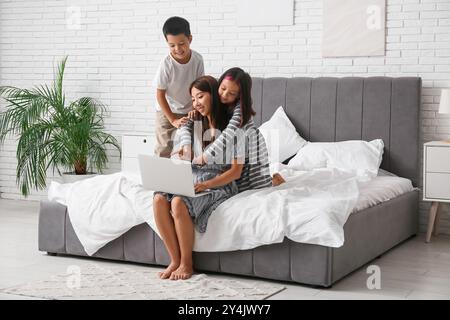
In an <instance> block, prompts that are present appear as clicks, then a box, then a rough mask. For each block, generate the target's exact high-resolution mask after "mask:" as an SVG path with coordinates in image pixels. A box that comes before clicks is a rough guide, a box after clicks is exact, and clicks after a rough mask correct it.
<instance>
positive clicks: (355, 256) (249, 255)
mask: <svg viewBox="0 0 450 320" xmlns="http://www.w3.org/2000/svg"><path fill="white" fill-rule="evenodd" d="M420 90H421V79H420V78H416V77H401V78H390V77H368V78H359V77H348V78H328V77H322V78H253V90H252V97H253V103H254V108H255V110H256V112H257V114H256V116H255V119H254V120H255V122H256V124H257V125H259V124H261V123H262V122H264V121H266V120H268V119H269V118H270V116H271V115H272V114H273V112H274V111H275V110H276V109H277V107H278V106H280V105H281V106H283V107H284V108H285V110H286V113H287V114H288V116H289V117H290V119H291V120H292V122H293V124H294V125H295V126H296V128H297V130H298V132H299V133H300V134H301V135H302V136H303V137H304V138H305V139H307V140H309V141H342V140H352V139H362V140H372V139H376V138H381V139H383V141H384V144H385V150H384V155H383V162H382V164H381V168H383V169H384V170H387V171H389V172H392V173H394V174H396V175H398V176H400V177H404V178H408V179H410V180H411V181H412V183H413V185H414V186H417V182H418V180H417V179H418V173H419V162H418V151H419V141H418V126H419V106H420ZM418 203H419V192H418V190H417V189H415V190H413V191H409V192H406V193H403V194H401V195H399V196H397V197H395V198H392V199H390V200H388V201H384V202H381V203H379V204H377V205H374V206H370V207H368V208H366V209H363V210H360V211H357V212H353V213H352V214H351V215H350V217H349V218H348V220H347V222H346V223H345V225H344V234H345V242H344V245H343V246H342V247H339V248H332V247H326V246H320V245H312V244H304V243H297V242H294V241H291V240H289V239H287V238H285V239H284V240H283V242H282V243H277V244H270V245H264V246H260V247H257V248H254V249H251V250H238V251H229V252H194V268H195V269H196V270H198V271H211V272H221V273H229V274H236V275H244V276H253V277H259V278H265V279H273V280H281V281H289V282H296V283H301V284H308V285H313V286H321V287H330V286H331V285H332V284H333V283H335V282H336V281H338V280H339V279H341V278H343V277H344V276H346V275H347V274H349V273H351V272H352V271H354V270H356V269H358V268H360V267H361V266H363V265H364V264H366V263H368V262H369V261H371V260H373V259H375V258H377V257H378V256H380V255H382V254H383V253H384V252H386V251H387V250H389V249H391V248H392V247H394V246H396V245H398V244H399V243H401V242H403V241H405V240H406V239H408V238H410V237H412V236H414V235H416V234H417V232H418ZM39 250H40V251H45V252H48V253H49V254H52V255H53V254H65V255H76V256H87V254H86V252H85V251H84V249H83V246H82V245H81V243H80V241H79V240H78V238H77V236H76V234H75V232H74V230H73V227H72V225H71V222H70V219H69V216H68V213H67V207H65V206H64V205H61V204H59V203H57V202H51V201H42V202H41V205H40V215H39ZM92 257H95V258H103V259H112V260H121V261H130V262H136V263H144V264H150V265H167V264H168V263H169V257H168V255H167V252H166V250H165V248H164V245H163V243H162V241H161V240H160V238H159V237H158V236H157V235H156V233H155V232H153V230H152V229H151V228H150V227H149V225H148V224H146V223H144V224H140V225H137V226H135V227H133V228H132V229H130V230H129V231H128V232H126V233H125V234H123V235H122V236H120V237H119V238H117V239H115V240H113V241H111V242H110V243H108V244H107V245H106V246H104V247H103V248H102V249H100V250H99V251H98V252H97V253H95V254H94V255H93V256H92Z"/></svg>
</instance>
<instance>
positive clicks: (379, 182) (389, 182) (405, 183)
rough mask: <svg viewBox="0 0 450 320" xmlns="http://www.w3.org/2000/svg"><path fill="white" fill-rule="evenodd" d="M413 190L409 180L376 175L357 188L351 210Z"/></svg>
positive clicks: (359, 209) (364, 207)
mask: <svg viewBox="0 0 450 320" xmlns="http://www.w3.org/2000/svg"><path fill="white" fill-rule="evenodd" d="M412 190H414V187H413V185H412V183H411V180H409V179H406V178H401V177H395V176H377V177H375V178H374V179H373V180H371V181H370V182H369V183H367V184H365V185H363V186H361V187H360V189H359V197H358V201H357V203H356V205H355V207H354V208H353V212H357V211H361V210H364V209H366V208H369V207H372V206H375V205H377V204H379V203H382V202H385V201H388V200H390V199H393V198H395V197H398V196H399V195H402V194H404V193H407V192H410V191H412Z"/></svg>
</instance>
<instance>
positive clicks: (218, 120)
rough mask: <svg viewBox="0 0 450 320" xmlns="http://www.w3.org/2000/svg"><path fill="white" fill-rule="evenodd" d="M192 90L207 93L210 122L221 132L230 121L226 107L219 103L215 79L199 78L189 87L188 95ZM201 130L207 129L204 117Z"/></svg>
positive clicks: (209, 77)
mask: <svg viewBox="0 0 450 320" xmlns="http://www.w3.org/2000/svg"><path fill="white" fill-rule="evenodd" d="M192 88H196V89H198V90H200V91H202V92H207V93H209V94H210V95H211V121H212V122H213V126H214V127H215V128H216V129H219V130H220V131H223V130H224V129H225V128H226V127H227V125H228V121H229V120H230V119H229V116H228V112H227V108H226V106H224V105H223V104H222V103H221V102H220V98H219V83H218V82H217V80H216V78H214V77H211V76H202V77H199V78H197V79H196V80H194V82H192V83H191V85H190V86H189V93H191V92H192ZM203 128H204V129H205V130H206V129H208V128H209V125H208V119H206V117H204V118H203Z"/></svg>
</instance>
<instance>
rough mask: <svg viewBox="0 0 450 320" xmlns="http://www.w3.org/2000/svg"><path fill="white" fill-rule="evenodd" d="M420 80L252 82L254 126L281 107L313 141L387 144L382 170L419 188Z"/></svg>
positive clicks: (272, 79) (271, 80) (337, 79)
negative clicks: (351, 141)
mask: <svg viewBox="0 0 450 320" xmlns="http://www.w3.org/2000/svg"><path fill="white" fill-rule="evenodd" d="M420 90H421V78H417V77H400V78H390V77H368V78H359V77H348V78H325V77H324V78H253V88H252V98H253V108H254V109H255V111H256V116H255V118H254V120H255V123H256V124H257V125H260V124H261V123H262V122H264V121H267V120H268V119H269V118H270V117H271V115H272V114H273V113H274V112H275V110H276V109H277V108H278V107H279V106H283V107H284V109H285V111H286V113H287V115H288V116H289V118H290V119H291V121H292V123H293V124H294V125H295V127H296V128H297V131H298V132H299V133H300V135H301V136H302V137H303V138H305V139H306V140H309V141H313V142H315V141H342V140H367V141H369V140H372V139H376V138H381V139H383V142H384V145H385V148H384V156H383V162H382V164H381V167H382V168H383V169H385V170H388V171H390V172H392V173H395V174H397V175H399V176H401V177H405V178H408V179H411V180H412V181H413V184H414V185H415V186H417V182H418V177H419V161H418V153H419V107H420Z"/></svg>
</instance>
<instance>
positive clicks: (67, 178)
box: [61, 172, 98, 183]
mask: <svg viewBox="0 0 450 320" xmlns="http://www.w3.org/2000/svg"><path fill="white" fill-rule="evenodd" d="M96 175H98V174H97V173H93V172H89V173H86V174H75V172H64V173H63V174H62V176H61V178H62V182H63V183H74V182H77V181H81V180H84V179H89V178H92V177H95V176H96Z"/></svg>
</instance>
